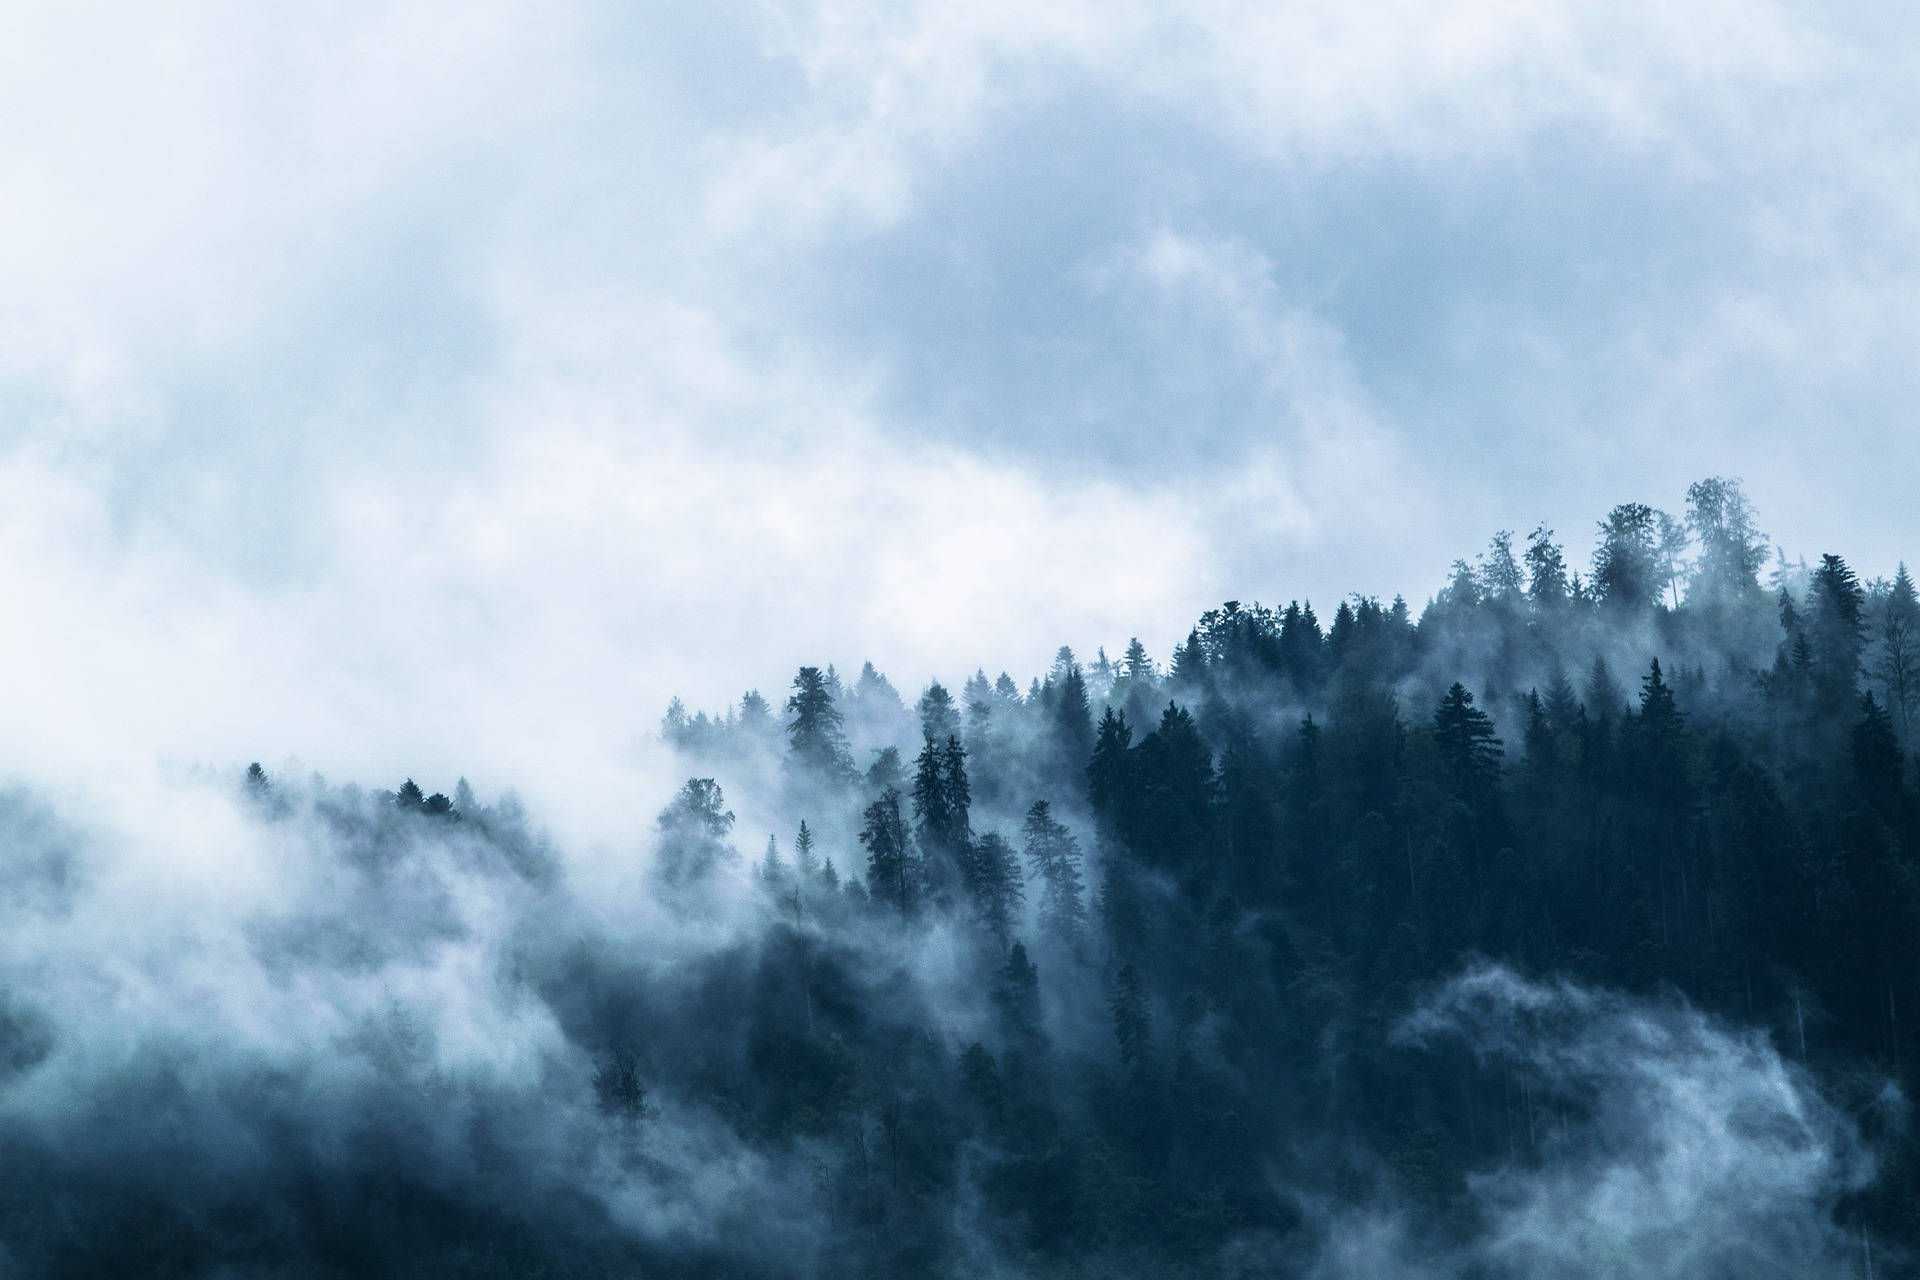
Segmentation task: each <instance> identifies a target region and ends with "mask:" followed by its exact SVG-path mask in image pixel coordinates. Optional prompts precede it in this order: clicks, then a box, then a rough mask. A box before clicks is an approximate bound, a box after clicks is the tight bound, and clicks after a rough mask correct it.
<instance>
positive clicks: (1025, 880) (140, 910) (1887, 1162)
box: [0, 479, 1920, 1277]
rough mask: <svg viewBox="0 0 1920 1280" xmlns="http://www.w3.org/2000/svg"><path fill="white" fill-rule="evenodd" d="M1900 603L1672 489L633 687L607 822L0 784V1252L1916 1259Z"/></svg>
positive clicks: (909, 1265)
mask: <svg viewBox="0 0 1920 1280" xmlns="http://www.w3.org/2000/svg"><path fill="white" fill-rule="evenodd" d="M1916 623H1920V600H1917V599H1916V594H1915V590H1914V587H1913V584H1912V582H1911V580H1910V579H1909V577H1908V575H1907V574H1906V572H1905V569H1904V568H1902V569H1901V570H1900V571H1899V572H1898V574H1896V576H1895V577H1894V578H1892V579H1891V580H1886V581H1881V580H1875V581H1870V582H1864V583H1863V582H1861V581H1860V580H1859V579H1858V578H1857V576H1856V575H1855V573H1854V572H1853V571H1852V570H1851V569H1850V568H1849V567H1848V565H1847V564H1846V562H1845V561H1844V560H1843V559H1842V558H1840V557H1839V556H1834V555H1828V556H1823V557H1821V559H1820V560H1819V562H1818V563H1817V564H1815V565H1808V564H1805V563H1801V562H1797V561H1795V562H1790V561H1788V560H1787V559H1786V558H1785V557H1784V556H1782V555H1779V554H1777V553H1776V554H1769V548H1768V547H1767V546H1766V543H1765V541H1764V539H1763V537H1762V535H1761V534H1760V533H1759V531H1758V528H1757V524H1756V521H1755V518H1754V515H1753V512H1752V511H1751V509H1750V508H1749V506H1748V504H1747V502H1746V500H1745V498H1744V497H1743V495H1742V494H1741V492H1740V488H1739V485H1738V484H1737V482H1734V481H1730V480H1721V479H1715V480H1708V481H1703V482H1701V483H1700V484H1696V485H1694V486H1692V487H1691V488H1690V489H1689V491H1688V494H1687V509H1686V514H1685V515H1684V516H1683V517H1678V518H1676V517H1671V516H1668V515H1665V514H1663V513H1661V512H1659V511H1656V510H1654V509H1652V508H1650V507H1646V506H1641V505H1634V504H1629V505H1625V506H1620V507H1616V508H1615V509H1614V510H1613V511H1611V512H1610V513H1608V515H1607V517H1606V518H1605V519H1604V520H1603V521H1601V522H1600V523H1599V526H1598V530H1597V535H1596V542H1595V547H1594V550H1593V553H1592V556H1591V561H1590V565H1589V567H1588V568H1586V569H1584V570H1576V569H1573V568H1571V567H1570V565H1569V560H1568V556H1567V552H1566V551H1565V549H1564V547H1563V545H1562V544H1561V543H1560V542H1558V541H1556V535H1555V534H1554V533H1553V532H1552V531H1551V530H1548V529H1545V528H1539V529H1536V530H1534V531H1533V532H1532V533H1531V534H1530V535H1528V536H1527V537H1526V538H1525V539H1524V540H1521V541H1519V542H1516V539H1515V538H1514V536H1513V535H1511V534H1508V533H1500V534H1497V535H1495V536H1494V538H1493V540H1492V543H1491V545H1490V546H1489V548H1488V550H1487V551H1486V552H1485V553H1483V554H1482V555H1481V556H1479V557H1478V558H1477V560H1476V561H1474V562H1467V561H1461V562H1458V563H1456V564H1455V566H1454V568H1453V571H1452V575H1451V579H1450V581H1449V582H1448V583H1447V585H1446V586H1445V587H1444V588H1443V589H1442V590H1441V591H1440V592H1439V593H1438V594H1437V595H1436V596H1435V597H1434V598H1433V599H1432V600H1431V601H1430V602H1428V603H1427V605H1426V606H1425V607H1424V608H1423V609H1422V610H1420V612H1419V615H1418V617H1417V619H1416V617H1415V615H1414V611H1413V610H1412V609H1410V608H1409V607H1408V606H1407V604H1406V603H1405V601H1404V600H1402V599H1399V598H1396V599H1394V600H1393V601H1391V602H1388V603H1384V604H1383V603H1381V602H1380V601H1378V600H1374V599H1370V598H1364V597H1355V598H1351V599H1348V600H1344V601H1341V602H1338V604H1337V605H1336V607H1335V609H1334V611H1333V614H1332V616H1331V618H1330V620H1329V621H1328V622H1327V623H1326V624H1324V625H1323V624H1322V622H1321V621H1320V620H1319V617H1318V616H1317V614H1316V612H1315V610H1314V609H1313V607H1312V606H1311V605H1309V604H1306V603H1304V602H1302V603H1290V604H1288V605H1286V606H1285V607H1284V608H1280V607H1266V606H1262V605H1258V604H1243V603H1240V602H1233V601H1229V602H1228V603H1226V604H1224V605H1222V606H1221V607H1219V608H1217V609H1212V610H1209V611H1208V612H1206V613H1205V614H1204V615H1203V616H1202V617H1201V618H1200V619H1199V620H1198V622H1197V624H1196V625H1195V627H1194V628H1193V629H1192V630H1191V631H1190V632H1189V633H1188V635H1186V636H1185V637H1184V638H1182V639H1181V640H1180V641H1179V642H1178V643H1177V644H1176V645H1174V646H1173V647H1172V648H1171V650H1170V652H1169V656H1168V658H1167V660H1166V661H1165V662H1164V663H1162V662H1160V661H1158V660H1156V658H1155V657H1154V656H1153V654H1152V653H1151V652H1150V651H1149V650H1148V649H1147V647H1146V646H1144V645H1143V644H1142V643H1141V642H1140V641H1138V640H1135V641H1132V642H1131V643H1129V644H1127V645H1126V646H1125V647H1124V649H1123V650H1122V652H1121V655H1120V657H1119V658H1118V659H1117V660H1113V659H1110V658H1109V657H1108V656H1107V654H1106V652H1105V651H1104V649H1102V650H1100V651H1099V652H1098V653H1097V655H1096V656H1095V658H1094V659H1093V660H1092V661H1084V660H1083V659H1081V658H1080V657H1078V656H1076V655H1075V654H1074V652H1073V651H1071V650H1070V649H1067V648H1062V649H1061V650H1060V653H1059V655H1058V657H1057V659H1056V661H1055V662H1054V664H1053V667H1052V669H1051V670H1050V671H1048V672H1046V673H1045V674H1044V675H1041V676H1036V677H1030V678H1029V679H1028V680H1027V683H1026V684H1025V686H1024V687H1022V685H1021V684H1020V683H1019V682H1017V681H1016V680H1014V679H1013V678H1012V677H1011V676H1010V675H1008V674H1000V675H998V676H997V678H991V679H990V678H989V677H988V676H987V675H986V673H985V672H984V671H977V672H975V673H974V674H973V675H972V676H971V677H968V678H966V679H965V680H964V681H963V682H961V684H960V686H959V691H958V693H957V694H955V693H953V692H950V691H949V690H948V689H947V688H946V687H944V686H943V685H941V684H934V685H931V686H930V687H928V688H927V689H925V690H923V691H921V692H920V693H918V694H917V695H916V696H915V697H914V699H913V702H912V705H911V706H910V705H909V703H908V701H907V699H906V698H904V697H903V696H902V695H901V694H900V692H899V691H898V690H896V689H895V688H894V686H893V685H892V684H891V683H890V682H889V681H888V680H887V678H886V677H885V676H884V675H882V674H881V673H879V672H878V671H876V670H874V668H873V667H872V666H871V665H867V666H866V667H864V668H863V669H862V670H861V671H860V672H859V674H858V675H857V676H856V677H853V678H852V679H850V680H849V679H844V678H842V677H841V675H840V674H839V673H838V671H837V670H836V669H835V668H834V667H832V666H814V665H808V666H803V667H801V668H800V669H799V671H798V673H797V675H796V676H795V677H794V679H793V681H792V684H791V686H790V688H789V689H788V690H786V691H785V696H784V697H783V698H782V699H780V700H779V702H780V705H779V706H776V705H775V701H774V700H772V699H769V698H767V697H764V696H762V695H761V694H759V693H757V692H755V693H749V694H747V695H746V696H745V697H744V698H743V699H742V700H741V702H740V703H739V705H738V706H737V707H734V708H730V709H728V710H726V711H724V712H723V713H722V714H720V715H719V716H714V715H710V714H705V713H695V714H689V713H688V711H687V710H686V708H684V707H683V706H682V705H681V704H679V703H678V702H677V701H676V702H675V703H674V704H673V705H672V706H671V707H670V708H669V709H668V711H667V714H666V716H665V718H664V721H663V724H662V736H663V738H664V739H665V740H666V741H667V742H668V743H669V744H671V746H672V748H673V749H674V751H675V752H676V753H677V756H678V758H679V760H680V762H681V764H682V766H683V768H684V772H685V776H686V777H687V781H686V782H685V784H684V785H683V786H681V787H680V788H679V789H678V790H677V792H676V793H675V794H674V795H673V798H672V799H671V801H670V802H669V803H668V804H667V806H666V807H665V808H664V809H663V810H661V811H660V812H659V813H658V815H657V816H655V817H653V818H651V820H649V819H648V818H647V816H646V814H645V813H644V812H643V813H642V814H641V815H638V816H637V817H636V819H635V821H634V823H633V836H632V840H631V845H630V848H628V849H627V850H625V851H624V852H622V853H621V854H620V855H619V856H618V857H617V858H615V859H613V860H612V861H611V862H609V861H608V860H607V859H604V858H601V859H596V858H591V857H585V856H583V855H582V854H581V853H580V852H579V851H569V850H563V849H559V848H556V847H555V846H554V845H553V843H552V842H551V841H550V840H548V839H546V838H545V837H543V836H542V835H541V834H540V833H539V830H538V826H537V822H536V819H535V817H534V816H533V815H530V814H528V813H527V812H526V811H525V809H524V808H523V807H522V806H521V805H520V804H519V803H518V802H517V801H515V800H514V799H513V798H512V797H511V796H508V797H503V798H500V799H496V800H494V801H493V802H491V803H486V802H482V801H481V800H480V798H479V797H477V796H475V795H474V794H473V792H472V790H471V788H469V787H467V786H466V785H465V783H464V782H462V783H460V784H459V785H458V786H456V787H455V788H454V789H453V791H452V792H451V793H450V794H442V793H438V792H436V793H433V794H426V793H425V792H424V790H423V788H421V787H419V786H417V785H416V784H415V783H414V782H413V781H412V780H411V779H409V780H407V781H406V782H405V783H404V784H403V785H401V786H400V787H399V788H397V789H396V790H394V791H391V792H388V791H373V792H368V791H363V790H361V789H359V788H357V787H354V786H344V787H343V786H335V785H332V784H329V783H328V782H326V781H325V780H323V779H320V778H317V777H315V778H298V777H292V776H284V777H275V776H271V775H270V774H269V773H268V772H267V771H266V770H263V769H261V768H260V767H259V766H257V765H256V766H254V767H253V768H251V769H250V770H248V771H247V772H246V773H245V775H244V776H237V775H236V776H234V777H224V778H202V779H199V780H197V781H194V782H191V783H183V784H181V785H178V786H175V787H172V788H168V789H166V791H165V793H164V794H163V795H161V796H159V797H156V798H151V799H150V800H149V801H148V802H145V803H142V804H141V805H138V806H132V807H130V808H129V810H128V811H127V812H126V813H125V814H123V815H119V816H117V817H113V816H108V817H103V816H101V815H97V814H88V813H84V812H76V811H75V810H74V807H73V805H72V803H71V802H67V801H60V802H56V801H55V800H53V799H51V798H49V797H46V796H42V795H38V794H35V793H33V792H31V791H28V790H25V789H16V790H14V791H12V792H9V793H6V794H5V795H4V796H0V830H4V831H5V833H6V848H7V850H8V853H7V856H6V857H5V859H4V860H3V861H0V919H3V920H4V929H3V930H0V994H3V996H4V999H3V1000H0V1274H8V1275H10V1274H18V1275H70V1276H84V1275H116V1276H117V1275H131V1274H149V1275H192V1276H199V1275H206V1276H213V1275H223V1276H224V1275H275V1276H278V1275H285V1276H360V1275H396V1276H397V1275H445V1276H465V1275H470V1276H536V1275H552V1276H561V1275H565V1276H599V1275H604V1276H655V1275H659V1276H758V1275H765V1276H784V1275H799V1276H812V1275H820V1276H827V1275H831V1276H848V1275H855V1276H857V1275H872V1276H904V1275H955V1276H961V1275H965V1276H980V1275H1008V1276H1014V1275H1023V1276H1024V1275H1044V1276H1054V1275H1058V1276H1168V1275H1194V1276H1200V1275H1205V1276H1219V1275H1250V1276H1251V1275H1261V1276H1267V1275H1275V1274H1279V1275H1311V1276H1353V1277H1359V1276H1408V1277H1413V1276H1436V1277H1437V1276H1462V1277H1465V1276H1531V1275H1545V1274H1552V1275H1569V1276H1674V1277H1680V1276H1687V1277H1699V1276H1782V1277H1785V1276H1795V1277H1803V1276H1823V1275H1826V1276H1846V1275H1866V1274H1873V1275H1895V1274H1904V1273H1905V1271H1906V1270H1907V1269H1908V1267H1909V1257H1908V1250H1909V1248H1910V1246H1911V1244H1912V1241H1913V1239H1914V1235H1915V1230H1916V1223H1915V1212H1916V1210H1915V1206H1916V1204H1920V1199H1917V1198H1916V1192H1920V1173H1916V1168H1915V1163H1914V1149H1913V1144H1912V1141H1911V1139H1910V1137H1909V1136H1908V1133H1907V1129H1906V1102H1905V1099H1906V1097H1907V1096H1908V1095H1909V1092H1910V1088H1911V1081H1910V1076H1911V1075H1912V1074H1913V1073H1914V1071H1915V1070H1916V1062H1920V1037H1916V1035H1915V1030H1914V1028H1915V1025H1916V1022H1917V1021H1920V965H1916V959H1917V958H1920V957H1917V956H1916V951H1917V950H1920V934H1917V933H1916V923H1917V922H1920V916H1917V915H1916V907H1917V906H1920V883H1917V882H1916V863H1915V851H1916V849H1920V790H1917V789H1916V776H1915V767H1914V757H1913V755H1912V752H1911V750H1910V745H1911V734H1912V732H1913V726H1912V724H1911V721H1912V718H1913V714H1914V711H1915V703H1916V701H1920V637H1916V635H1915V631H1914V628H1915V626H1916ZM609 803H613V804H618V803H620V800H619V798H617V797H611V798H609ZM648 807H649V808H650V807H651V806H648ZM742 815H744V816H742ZM189 846H191V848H192V849H193V850H195V852H194V853H193V854H191V855H189V854H185V853H183V852H182V850H185V849H187V848H188V847H189Z"/></svg>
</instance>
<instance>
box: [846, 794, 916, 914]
mask: <svg viewBox="0 0 1920 1280" xmlns="http://www.w3.org/2000/svg"><path fill="white" fill-rule="evenodd" d="M862 819H863V823H862V825H861V828H860V844H861V846H862V847H863V848H865V849H866V851H867V892H868V893H869V894H870V895H872V897H873V900H874V901H875V902H879V903H885V904H887V905H888V906H891V907H893V908H894V909H895V910H897V911H903V912H904V911H911V910H912V909H913V908H914V906H915V905H916V904H917V903H918V901H919V897H920V884H919V879H920V872H919V868H918V867H917V866H916V865H915V862H916V860H915V858H914V856H913V849H912V846H911V845H910V844H909V843H908V839H907V824H906V821H905V820H904V819H903V818H902V817H901V816H900V793H899V792H898V791H895V790H894V789H893V788H892V787H888V788H887V789H886V791H885V792H883V793H882V794H881V796H880V798H879V799H878V800H875V801H874V802H873V803H872V804H870V805H868V806H867V809H866V812H865V813H864V814H863V815H862Z"/></svg>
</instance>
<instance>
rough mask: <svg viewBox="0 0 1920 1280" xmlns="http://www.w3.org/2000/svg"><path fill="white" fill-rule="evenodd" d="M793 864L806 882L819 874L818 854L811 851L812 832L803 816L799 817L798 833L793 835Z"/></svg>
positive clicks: (811, 880) (810, 881)
mask: <svg viewBox="0 0 1920 1280" xmlns="http://www.w3.org/2000/svg"><path fill="white" fill-rule="evenodd" d="M793 864H794V866H795V867H796V868H798V869H799V872H800V877H801V879H803V880H805V881H807V882H808V883H812V882H813V881H814V880H815V879H817V878H818V877H819V875H820V855H819V854H817V853H815V852H814V851H813V832H812V830H810V829H809V828H808V826H807V820H806V819H805V818H802V819H800V830H799V833H798V834H796V835H795V836H794V837H793Z"/></svg>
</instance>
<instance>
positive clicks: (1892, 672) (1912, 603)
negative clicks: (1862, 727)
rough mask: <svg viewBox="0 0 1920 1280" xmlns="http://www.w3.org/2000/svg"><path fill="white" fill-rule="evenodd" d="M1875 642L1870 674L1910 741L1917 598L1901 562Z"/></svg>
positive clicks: (1918, 678)
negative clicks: (1875, 656)
mask: <svg viewBox="0 0 1920 1280" xmlns="http://www.w3.org/2000/svg"><path fill="white" fill-rule="evenodd" d="M1879 641H1880V645H1879V655H1878V658H1877V659H1876V661H1875V663H1874V675H1875V676H1877V677H1878V678H1879V680H1880V683H1881V686H1882V687H1883V688H1884V689H1885V690H1886V695H1887V705H1888V706H1889V707H1890V708H1891V709H1892V711H1893V713H1894V714H1895V715H1896V716H1897V717H1898V718H1899V722H1900V732H1901V735H1902V736H1903V737H1906V738H1908V739H1909V740H1910V739H1911V737H1912V734H1913V712H1914V708H1915V705H1916V704H1920V596H1917V595H1916V594H1915V591H1914V586H1913V579H1912V578H1911V577H1909V576H1908V575H1907V566H1906V562H1905V561H1902V562H1901V564H1900V568H1899V571H1898V572H1896V573H1895V574H1894V575H1893V583H1892V585H1891V587H1890V588H1889V589H1888V592H1887V601H1886V605H1885V607H1884V608H1883V610H1882V613H1881V619H1880V636H1879Z"/></svg>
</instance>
